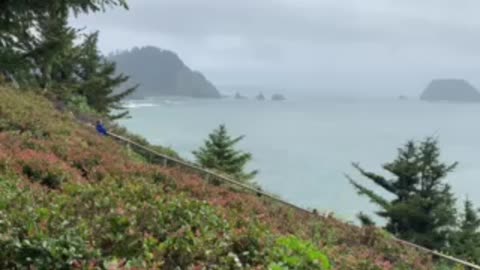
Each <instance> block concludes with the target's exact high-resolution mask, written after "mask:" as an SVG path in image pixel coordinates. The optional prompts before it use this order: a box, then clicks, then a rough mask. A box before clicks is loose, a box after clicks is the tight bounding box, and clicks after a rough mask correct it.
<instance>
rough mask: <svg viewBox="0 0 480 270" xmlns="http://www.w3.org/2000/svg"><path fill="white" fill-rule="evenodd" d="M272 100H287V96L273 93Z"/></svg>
mask: <svg viewBox="0 0 480 270" xmlns="http://www.w3.org/2000/svg"><path fill="white" fill-rule="evenodd" d="M272 100H273V101H283V100H285V96H284V95H281V94H274V95H272Z"/></svg>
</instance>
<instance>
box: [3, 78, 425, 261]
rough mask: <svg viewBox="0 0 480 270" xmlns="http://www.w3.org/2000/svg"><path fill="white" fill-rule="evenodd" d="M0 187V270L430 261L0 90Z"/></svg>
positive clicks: (32, 97)
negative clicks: (153, 157) (150, 154)
mask: <svg viewBox="0 0 480 270" xmlns="http://www.w3.org/2000/svg"><path fill="white" fill-rule="evenodd" d="M0 194H1V196H0V250H2V252H0V269H27V268H29V267H30V268H29V269H33V268H32V266H35V268H36V269H101V267H105V268H110V269H195V270H196V269H328V268H329V266H328V265H329V264H331V268H332V269H342V270H348V269H352V270H374V269H420V270H422V269H434V265H433V264H432V261H431V258H429V257H428V256H425V255H424V254H420V253H418V252H417V251H416V250H412V249H408V248H405V247H403V246H401V245H399V244H397V243H396V242H394V241H392V240H391V238H390V237H389V236H388V235H387V234H386V233H384V232H381V231H378V230H376V229H372V228H367V229H362V228H358V227H355V226H352V225H349V224H345V223H343V222H340V221H338V220H336V219H335V218H333V217H322V216H313V215H308V214H301V213H298V212H294V211H293V210H291V209H288V208H285V207H283V206H279V205H276V204H273V203H270V202H268V201H265V200H264V199H262V198H261V197H257V196H255V195H250V194H246V193H242V192H239V191H235V190H233V189H231V188H227V187H223V186H214V185H210V184H208V183H207V182H206V181H204V180H203V179H201V177H199V176H198V175H195V174H191V173H188V172H185V171H181V170H179V169H176V168H171V167H161V166H158V165H154V164H150V163H148V162H147V161H146V159H145V158H144V157H142V156H140V155H139V154H137V153H135V152H133V151H132V150H129V149H128V148H124V147H122V146H120V145H118V144H117V143H116V142H114V141H113V140H112V139H111V138H105V137H100V136H98V135H97V134H96V133H94V132H93V131H92V130H90V129H89V128H86V127H84V126H82V125H80V124H77V123H76V121H75V119H74V117H73V115H71V114H69V113H60V112H58V111H56V110H55V109H54V108H53V105H52V104H51V103H50V102H49V101H47V100H46V99H44V98H43V97H40V96H38V95H36V94H34V93H29V92H18V91H17V92H15V91H13V90H10V89H7V88H5V87H1V86H0ZM327 258H328V259H327ZM328 261H329V262H328Z"/></svg>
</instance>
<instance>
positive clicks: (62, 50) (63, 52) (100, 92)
mask: <svg viewBox="0 0 480 270" xmlns="http://www.w3.org/2000/svg"><path fill="white" fill-rule="evenodd" d="M110 5H113V6H115V5H121V6H124V7H126V5H125V1H124V0H100V1H92V0H66V1H58V0H46V1H43V2H42V4H35V3H34V1H24V0H16V2H13V1H6V2H5V1H4V2H0V7H5V9H4V10H0V30H1V29H2V28H5V30H8V32H7V33H0V73H7V74H15V76H16V77H17V78H19V79H20V80H21V82H23V85H24V86H32V87H34V88H36V87H39V88H41V89H43V90H45V92H47V93H48V94H51V96H52V97H54V98H55V99H57V100H58V99H60V100H64V101H65V100H70V99H71V97H72V96H74V95H80V96H82V97H83V98H85V100H86V101H87V103H88V105H89V106H90V107H91V108H93V109H94V110H96V111H97V112H99V113H100V114H102V115H106V116H107V115H108V116H110V117H111V118H120V117H124V116H126V115H127V111H122V110H123V108H122V107H121V106H120V101H121V100H122V99H123V98H124V97H126V96H127V95H129V94H130V93H132V92H133V91H134V90H135V88H136V87H132V88H128V89H126V90H124V91H120V90H119V87H120V86H121V85H122V84H123V83H125V82H126V81H127V80H128V77H127V76H125V75H123V74H117V73H116V71H115V64H114V63H112V62H109V61H107V60H106V58H105V57H103V56H102V55H101V53H100V51H99V50H98V48H97V43H98V33H93V34H89V35H80V31H79V30H77V29H74V28H72V27H70V26H69V25H68V19H69V17H70V15H71V14H72V13H74V14H79V13H87V12H96V11H99V10H102V9H105V8H106V7H107V6H110ZM9 18H17V19H20V18H22V19H23V20H24V21H23V22H18V23H17V22H13V21H10V19H9ZM1 22H3V23H5V25H1ZM0 32H1V31H0ZM82 41H83V42H82ZM78 43H80V45H77V44H78ZM10 71H11V72H10ZM47 90H48V91H47ZM113 112H115V115H112V113H113Z"/></svg>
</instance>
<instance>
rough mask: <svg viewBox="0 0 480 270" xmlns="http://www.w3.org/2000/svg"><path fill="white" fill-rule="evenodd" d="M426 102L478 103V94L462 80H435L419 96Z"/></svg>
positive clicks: (479, 96)
mask: <svg viewBox="0 0 480 270" xmlns="http://www.w3.org/2000/svg"><path fill="white" fill-rule="evenodd" d="M420 99H421V100H426V101H450V102H480V93H479V92H478V90H477V89H475V87H473V86H472V85H471V84H470V83H469V82H467V81H466V80H463V79H437V80H433V81H432V82H430V84H429V85H428V86H427V88H426V89H425V90H424V91H423V93H422V95H421V96H420Z"/></svg>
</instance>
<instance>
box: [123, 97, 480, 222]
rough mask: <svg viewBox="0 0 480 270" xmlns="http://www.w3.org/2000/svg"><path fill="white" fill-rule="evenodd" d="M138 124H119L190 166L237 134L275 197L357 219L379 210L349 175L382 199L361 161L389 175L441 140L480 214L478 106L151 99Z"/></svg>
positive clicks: (455, 177) (136, 113) (134, 111)
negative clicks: (358, 168) (404, 151)
mask: <svg viewBox="0 0 480 270" xmlns="http://www.w3.org/2000/svg"><path fill="white" fill-rule="evenodd" d="M127 105H128V106H129V107H130V113H131V115H132V118H131V119H124V120H121V121H120V124H122V125H124V126H126V127H127V128H128V129H129V130H131V131H132V132H135V133H139V134H141V135H143V136H145V137H146V138H147V139H148V140H149V141H150V142H152V143H156V144H161V145H165V146H171V147H172V148H174V149H175V150H177V151H178V152H179V153H180V154H181V155H182V156H184V157H186V158H189V159H192V155H191V151H192V150H194V149H197V148H198V147H199V146H200V145H201V144H202V143H203V141H204V139H205V138H207V135H208V134H209V133H210V132H211V131H212V130H213V129H214V128H216V127H217V126H218V125H219V124H222V123H224V124H226V126H227V128H228V129H229V131H230V133H231V134H232V135H246V138H245V139H244V140H243V141H242V142H241V143H240V145H239V146H240V147H241V148H243V149H245V150H246V151H249V152H251V153H252V154H253V157H254V160H253V162H252V164H251V166H250V167H251V168H254V169H259V170H260V174H259V175H258V177H257V181H258V182H259V183H260V184H261V185H262V186H263V187H264V188H265V189H266V190H268V191H270V192H273V193H276V194H278V195H280V196H281V197H283V198H285V199H288V200H290V201H292V202H294V203H297V204H300V205H302V206H305V207H311V208H318V209H319V210H320V211H333V212H335V214H336V215H337V216H339V217H341V218H344V219H347V220H355V215H356V214H357V213H358V212H359V211H364V212H368V213H371V212H373V211H374V210H375V208H374V206H373V205H372V204H371V203H369V202H368V200H367V199H366V198H364V197H359V196H358V195H357V194H356V193H355V191H354V189H353V187H352V186H351V185H350V183H349V182H348V180H347V179H346V178H345V176H344V174H345V173H347V174H351V175H352V176H353V177H354V178H356V179H357V180H359V182H360V183H362V184H365V185H367V186H369V187H372V188H374V189H375V190H378V189H377V188H376V187H374V186H372V185H371V184H370V183H369V181H368V180H367V179H362V178H360V177H359V176H358V174H357V173H355V171H354V169H353V168H352V167H351V162H360V164H361V165H362V166H363V167H364V168H366V169H368V170H372V171H375V172H379V173H382V174H384V175H385V174H386V172H385V171H382V170H381V165H382V164H383V163H385V162H388V161H391V160H393V158H394V157H395V156H396V151H397V148H398V147H400V146H401V145H403V144H404V143H405V142H406V141H407V140H409V139H416V140H420V139H423V138H424V137H427V136H435V137H437V138H438V139H439V141H440V146H441V150H442V157H441V159H442V160H443V161H449V162H454V161H458V162H460V164H459V166H458V168H457V170H456V171H455V172H454V173H452V174H451V175H450V176H449V177H448V183H450V184H451V185H452V188H453V191H454V192H455V194H456V195H457V197H458V198H459V203H463V200H464V199H465V198H466V196H468V197H469V198H470V199H472V200H473V202H474V204H475V205H480V189H478V188H473V187H476V186H478V181H480V159H479V158H478V153H479V149H480V126H479V125H478V116H479V115H480V105H479V104H447V103H436V104H432V103H426V102H420V101H417V100H405V101H403V100H402V101H401V100H396V99H387V98H382V99H380V98H378V99H374V98H363V99H354V98H350V99H340V98H328V99H325V98H319V97H317V98H311V97H310V98H305V97H303V98H292V97H289V100H287V101H285V102H271V101H265V102H260V101H256V100H229V99H223V100H194V99H168V98H161V99H160V98H158V99H148V100H142V101H133V102H130V103H128V104H127Z"/></svg>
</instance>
